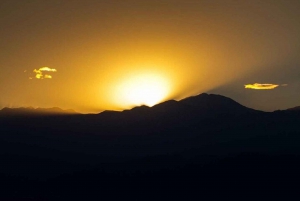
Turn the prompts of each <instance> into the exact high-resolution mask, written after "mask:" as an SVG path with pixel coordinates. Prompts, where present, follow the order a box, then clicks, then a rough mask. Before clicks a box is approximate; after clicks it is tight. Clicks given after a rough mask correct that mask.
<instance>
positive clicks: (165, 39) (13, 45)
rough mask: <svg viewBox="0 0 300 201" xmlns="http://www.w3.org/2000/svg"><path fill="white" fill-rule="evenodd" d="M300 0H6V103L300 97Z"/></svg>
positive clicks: (294, 101)
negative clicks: (201, 95)
mask: <svg viewBox="0 0 300 201" xmlns="http://www.w3.org/2000/svg"><path fill="white" fill-rule="evenodd" d="M299 10H300V1H297V0H257V1H256V0H249V1H248V0H241V1H239V0H220V1H218V0H215V1H214V0H207V1H206V0H203V1H202V0H194V1H189V0H26V1H20V0H1V1H0V25H1V29H0V38H1V40H0V45H1V50H0V51H1V53H0V109H1V108H2V107H28V106H33V107H61V108H63V109H74V110H76V111H79V112H100V111H102V110H108V109H109V110H122V109H127V108H131V107H134V106H135V105H142V104H147V105H150V106H151V105H154V104H157V103H159V102H162V101H165V100H168V99H176V100H180V99H182V98H184V97H187V96H191V95H197V94H199V93H203V92H206V93H216V94H221V95H225V96H228V97H230V98H232V99H234V100H236V101H238V102H239V103H241V104H243V105H245V106H248V107H251V108H255V109H259V110H265V111H273V110H277V109H286V108H290V107H295V106H299V105H300V14H299Z"/></svg>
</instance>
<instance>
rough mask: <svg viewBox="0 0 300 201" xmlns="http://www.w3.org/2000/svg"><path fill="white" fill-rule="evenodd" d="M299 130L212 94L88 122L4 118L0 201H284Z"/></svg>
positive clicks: (294, 171)
mask: <svg viewBox="0 0 300 201" xmlns="http://www.w3.org/2000/svg"><path fill="white" fill-rule="evenodd" d="M299 125H300V113H299V112H292V113H291V112H285V111H277V112H274V113H266V112H261V111H256V110H253V109H250V108H247V107H244V106H242V105H240V104H239V103H237V102H235V101H233V100H231V99H229V98H226V97H223V96H220V95H213V94H211V95H208V94H200V95H198V96H195V97H190V98H187V99H183V100H181V101H172V100H171V101H167V102H164V103H161V104H158V105H156V106H154V107H151V108H149V107H146V106H141V107H136V108H133V109H131V110H126V111H123V112H114V111H105V112H102V113H100V114H96V115H80V114H74V115H68V116H62V115H39V116H36V115H25V116H24V115H15V116H13V117H9V118H7V117H6V116H5V115H3V116H2V117H1V118H0V133H1V135H0V161H1V164H2V165H1V168H0V183H1V186H2V192H3V193H2V194H1V196H0V197H1V198H3V199H5V200H9V199H11V200H18V199H19V200H26V199H28V200H33V199H35V200H65V199H78V200H95V199H101V198H102V199H104V200H115V199H118V200H119V199H133V200H170V199H181V200H194V199H200V198H203V199H207V198H211V199H213V198H224V197H227V198H228V197H232V196H238V195H240V194H243V196H242V197H240V198H241V199H245V198H246V197H247V198H250V197H251V196H254V198H257V197H256V195H258V194H259V196H263V195H267V196H268V198H271V197H277V198H278V196H279V195H277V194H278V193H280V192H283V194H284V196H285V197H284V198H285V199H288V196H291V195H292V193H293V190H294V189H297V188H296V187H297V186H298V185H297V181H298V179H299V177H300V173H299V169H300V147H299V144H300V138H299V135H300V127H299ZM287 190H288V191H287ZM287 192H288V193H287ZM295 192H297V191H295Z"/></svg>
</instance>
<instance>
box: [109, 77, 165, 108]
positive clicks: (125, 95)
mask: <svg viewBox="0 0 300 201" xmlns="http://www.w3.org/2000/svg"><path fill="white" fill-rule="evenodd" d="M113 93H115V95H114V97H115V98H114V99H115V103H116V104H117V105H120V103H122V104H124V106H128V105H129V106H136V105H147V106H150V107H151V106H153V105H155V104H157V103H159V102H161V101H163V100H165V99H166V98H167V96H168V95H169V93H170V87H169V83H168V79H167V78H165V77H163V76H162V75H160V74H158V73H154V72H152V73H149V72H148V73H147V72H144V73H132V74H131V75H128V76H126V77H123V79H120V80H119V82H118V83H116V90H115V91H114V92H113Z"/></svg>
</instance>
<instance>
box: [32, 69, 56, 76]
mask: <svg viewBox="0 0 300 201" xmlns="http://www.w3.org/2000/svg"><path fill="white" fill-rule="evenodd" d="M44 71H45V72H57V70H56V69H54V68H49V67H42V68H39V69H34V70H33V72H34V73H35V74H36V75H35V78H36V79H51V78H52V76H51V75H48V74H46V75H43V72H44Z"/></svg>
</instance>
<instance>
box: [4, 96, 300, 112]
mask: <svg viewBox="0 0 300 201" xmlns="http://www.w3.org/2000/svg"><path fill="white" fill-rule="evenodd" d="M203 94H207V95H217V96H222V97H225V98H229V99H231V100H233V101H235V102H237V103H238V104H241V103H239V102H238V101H236V100H234V99H232V98H231V97H227V96H223V95H221V94H212V93H210V94H209V93H205V92H204V93H200V94H197V95H194V96H188V97H184V98H182V99H180V100H175V99H169V100H165V101H163V102H159V103H157V104H154V105H152V106H148V105H145V104H142V105H135V106H133V107H130V108H125V109H123V110H102V111H98V112H90V113H84V112H78V111H76V110H74V109H72V108H60V107H56V106H54V107H49V108H41V107H32V106H28V107H3V108H0V111H1V110H3V109H5V108H8V109H34V110H37V109H46V110H51V109H60V110H62V112H66V111H72V112H74V113H76V114H100V113H102V112H105V111H116V112H122V111H127V110H132V109H134V108H138V107H143V106H146V107H148V108H152V107H154V106H156V105H160V104H162V103H165V102H168V101H172V100H174V101H176V102H180V101H182V100H184V99H187V98H191V97H197V96H200V95H203ZM241 105H242V106H245V107H247V108H250V109H254V110H257V111H262V112H275V111H278V110H289V109H292V108H298V107H300V106H299V105H296V106H293V107H290V108H285V109H277V110H272V111H264V110H258V109H256V108H251V107H248V106H247V105H243V104H241Z"/></svg>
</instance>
